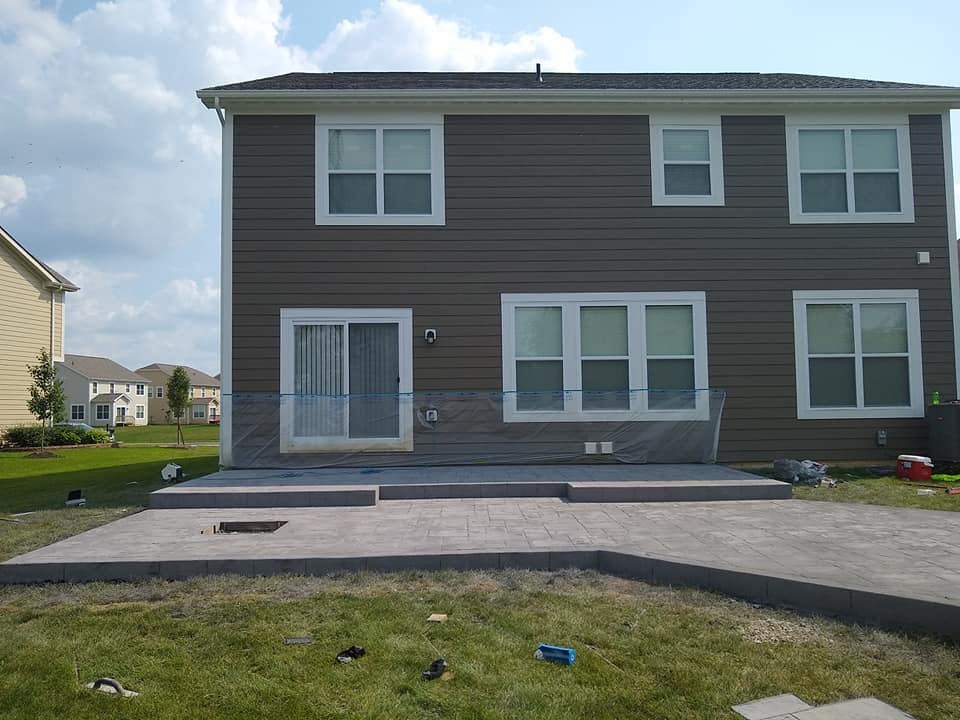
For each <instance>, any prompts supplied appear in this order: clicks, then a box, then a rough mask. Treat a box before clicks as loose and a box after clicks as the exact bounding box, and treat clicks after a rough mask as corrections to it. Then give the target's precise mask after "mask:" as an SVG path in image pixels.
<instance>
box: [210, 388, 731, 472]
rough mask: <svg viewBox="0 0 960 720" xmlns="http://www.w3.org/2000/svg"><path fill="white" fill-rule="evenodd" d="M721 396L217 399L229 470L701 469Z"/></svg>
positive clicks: (626, 393)
mask: <svg viewBox="0 0 960 720" xmlns="http://www.w3.org/2000/svg"><path fill="white" fill-rule="evenodd" d="M725 397H726V395H725V393H724V392H723V391H722V390H716V389H696V390H683V389H657V390H611V391H592V392H585V391H543V392H522V393H516V392H514V393H502V392H497V391H489V392H481V391H478V392H414V393H350V394H323V393H311V394H307V393H299V394H241V393H235V394H228V395H225V396H224V398H223V399H224V406H225V407H224V409H225V410H227V411H228V413H229V414H227V413H224V421H227V420H228V419H229V422H231V431H232V433H231V434H232V443H231V444H232V446H233V448H232V458H233V460H232V467H235V468H287V467H289V468H321V467H338V466H339V467H398V466H435V465H475V464H490V465H496V464H534V463H541V464H543V463H576V462H581V463H582V462H621V463H712V462H715V461H716V457H717V443H718V437H719V430H720V421H721V417H722V414H723V405H724V400H725Z"/></svg>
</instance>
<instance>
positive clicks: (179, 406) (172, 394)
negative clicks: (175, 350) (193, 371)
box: [167, 365, 190, 445]
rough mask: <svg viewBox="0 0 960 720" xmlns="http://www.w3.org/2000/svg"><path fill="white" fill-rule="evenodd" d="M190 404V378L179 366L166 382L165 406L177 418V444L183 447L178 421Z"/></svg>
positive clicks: (181, 432)
mask: <svg viewBox="0 0 960 720" xmlns="http://www.w3.org/2000/svg"><path fill="white" fill-rule="evenodd" d="M189 403H190V378H189V377H187V371H186V370H184V369H183V367H181V366H180V365H177V367H175V368H174V369H173V374H172V375H171V376H170V380H168V381H167V405H169V406H170V412H172V413H173V416H174V417H175V418H177V444H178V445H183V444H184V442H183V428H181V427H180V421H181V420H182V419H183V414H184V413H185V412H186V411H187V405H188V404H189Z"/></svg>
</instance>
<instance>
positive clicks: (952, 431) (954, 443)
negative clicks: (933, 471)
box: [927, 400, 960, 462]
mask: <svg viewBox="0 0 960 720" xmlns="http://www.w3.org/2000/svg"><path fill="white" fill-rule="evenodd" d="M927 425H928V427H929V430H930V442H929V449H928V452H929V454H930V457H932V458H933V459H934V460H939V461H940V462H944V461H950V462H958V461H960V401H956V400H955V401H954V402H949V403H941V404H939V405H928V406H927Z"/></svg>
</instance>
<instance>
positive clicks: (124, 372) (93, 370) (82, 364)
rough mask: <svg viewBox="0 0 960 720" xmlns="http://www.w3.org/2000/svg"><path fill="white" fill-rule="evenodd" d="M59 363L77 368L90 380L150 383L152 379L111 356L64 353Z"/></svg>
mask: <svg viewBox="0 0 960 720" xmlns="http://www.w3.org/2000/svg"><path fill="white" fill-rule="evenodd" d="M58 365H65V366H66V367H68V368H70V369H71V370H76V371H77V372H78V373H80V374H81V375H83V376H84V377H85V378H88V379H90V380H107V381H111V380H112V381H118V380H119V381H121V382H131V383H144V384H149V383H150V381H149V380H147V379H146V378H145V377H142V376H140V375H137V374H136V373H135V372H133V371H132V370H128V369H127V368H125V367H124V366H123V365H121V364H120V363H116V362H114V361H113V360H111V359H110V358H105V357H94V356H92V355H64V356H63V362H62V363H58Z"/></svg>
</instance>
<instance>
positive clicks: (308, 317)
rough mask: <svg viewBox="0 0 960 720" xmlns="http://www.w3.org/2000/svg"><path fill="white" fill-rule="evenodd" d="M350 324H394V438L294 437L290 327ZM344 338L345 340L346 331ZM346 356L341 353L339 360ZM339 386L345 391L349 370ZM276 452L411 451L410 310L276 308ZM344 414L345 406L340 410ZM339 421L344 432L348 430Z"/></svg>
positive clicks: (291, 332) (292, 350) (411, 366)
mask: <svg viewBox="0 0 960 720" xmlns="http://www.w3.org/2000/svg"><path fill="white" fill-rule="evenodd" d="M351 322H384V323H389V322H396V323H397V324H398V336H399V337H398V345H399V346H398V352H399V360H400V368H399V369H400V386H399V393H400V399H399V412H400V418H399V437H397V438H351V437H347V436H333V437H297V436H295V435H293V427H294V421H293V418H294V401H295V391H294V348H293V338H294V328H295V327H296V326H297V325H343V326H347V325H349V323H351ZM344 335H345V336H346V335H347V332H346V329H345V332H344ZM348 356H349V353H348V352H346V351H345V352H344V358H345V360H346V358H347V357H348ZM344 387H347V388H349V367H347V368H345V373H344ZM280 395H281V401H280V452H281V453H299V452H335V451H355V452H380V451H397V452H410V451H412V450H413V310H412V309H411V308H370V309H359V308H281V309H280ZM345 412H346V413H349V403H347V406H346V408H345ZM348 419H349V417H347V418H345V425H344V427H349V422H347V421H348Z"/></svg>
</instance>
